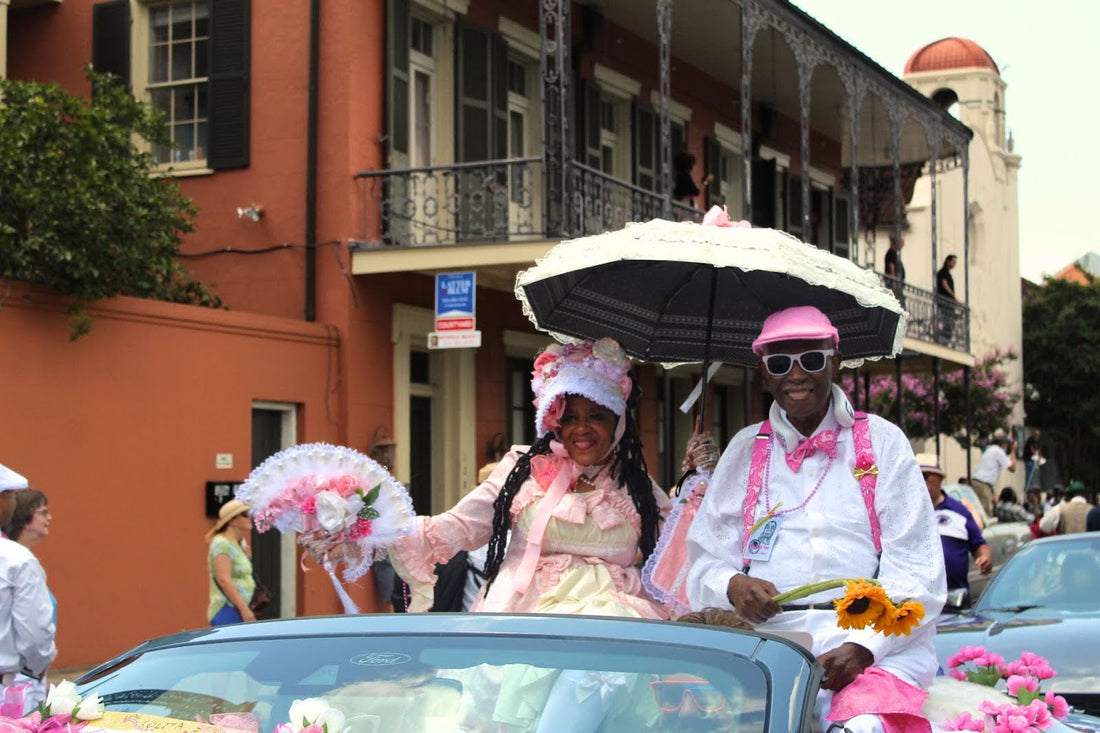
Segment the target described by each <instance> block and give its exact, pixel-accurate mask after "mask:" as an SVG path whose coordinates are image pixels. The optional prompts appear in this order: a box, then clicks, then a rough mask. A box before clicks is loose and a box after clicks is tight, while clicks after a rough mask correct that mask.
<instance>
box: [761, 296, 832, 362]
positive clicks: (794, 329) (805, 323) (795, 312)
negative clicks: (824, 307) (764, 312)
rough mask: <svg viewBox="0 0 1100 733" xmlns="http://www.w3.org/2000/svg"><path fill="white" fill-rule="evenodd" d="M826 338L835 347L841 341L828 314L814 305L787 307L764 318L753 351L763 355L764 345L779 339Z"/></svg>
mask: <svg viewBox="0 0 1100 733" xmlns="http://www.w3.org/2000/svg"><path fill="white" fill-rule="evenodd" d="M826 338H827V339H832V342H833V348H836V345H837V343H839V341H840V335H839V334H838V333H837V330H836V327H835V326H833V324H832V321H830V320H829V317H828V316H826V315H825V314H824V313H822V312H821V311H819V310H818V309H817V308H814V307H813V306H812V305H803V306H798V307H796V308H786V309H784V310H781V311H776V312H775V313H772V314H771V315H770V316H768V317H767V318H765V319H764V327H763V328H761V329H760V335H759V336H757V337H756V340H755V341H753V342H752V353H754V354H756V355H757V356H763V355H764V347H765V346H766V345H768V344H771V343H775V342H777V341H801V340H809V339H826Z"/></svg>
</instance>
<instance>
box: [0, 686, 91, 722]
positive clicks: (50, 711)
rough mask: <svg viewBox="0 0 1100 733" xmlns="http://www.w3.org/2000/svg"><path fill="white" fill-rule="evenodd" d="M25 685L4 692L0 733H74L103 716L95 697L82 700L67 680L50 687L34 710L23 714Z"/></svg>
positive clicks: (0, 710)
mask: <svg viewBox="0 0 1100 733" xmlns="http://www.w3.org/2000/svg"><path fill="white" fill-rule="evenodd" d="M27 687H28V685H19V686H16V687H8V688H5V689H4V698H3V703H0V733H77V732H78V731H80V729H81V728H83V727H84V726H85V725H86V724H87V721H89V720H98V719H99V718H101V717H103V700H102V699H100V697H99V696H98V695H90V696H86V697H82V696H81V695H78V694H77V692H76V685H74V684H73V683H72V682H69V681H68V680H65V681H62V682H59V683H57V684H54V685H50V690H49V692H48V693H47V695H46V699H45V700H43V701H42V702H41V703H39V705H38V709H37V710H35V711H33V712H31V713H30V714H29V715H23V708H24V698H25V695H26V690H27Z"/></svg>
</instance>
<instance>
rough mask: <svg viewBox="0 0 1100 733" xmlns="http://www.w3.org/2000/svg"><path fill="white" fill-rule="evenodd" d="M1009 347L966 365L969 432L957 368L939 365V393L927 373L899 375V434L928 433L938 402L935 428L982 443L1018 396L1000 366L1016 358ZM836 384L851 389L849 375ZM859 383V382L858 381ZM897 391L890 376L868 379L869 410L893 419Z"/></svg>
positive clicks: (1005, 422) (1004, 425)
mask: <svg viewBox="0 0 1100 733" xmlns="http://www.w3.org/2000/svg"><path fill="white" fill-rule="evenodd" d="M1016 358H1017V357H1016V354H1015V352H1013V351H1012V350H1011V349H996V350H994V351H992V352H990V353H989V354H986V355H985V356H984V357H982V358H981V359H979V360H978V362H977V363H976V364H975V365H974V366H973V368H971V370H970V433H969V440H968V438H967V431H966V410H967V404H966V399H967V390H966V381H965V378H964V374H963V370H962V369H961V368H944V369H943V370H942V371H941V373H940V384H939V388H940V389H939V394H938V395H937V394H936V391H935V389H934V387H935V382H934V380H933V378H932V375H931V374H929V373H927V372H922V373H919V374H903V375H902V377H901V387H902V405H903V409H902V413H903V414H902V419H901V421H900V422H899V423H898V424H899V425H900V426H901V428H902V430H903V431H904V432H905V434H906V435H907V436H908V437H910V438H914V439H919V438H934V437H935V433H936V431H935V429H934V428H933V417H934V410H935V407H936V403H935V401H934V400H936V399H938V401H939V432H940V433H941V434H943V435H950V436H951V437H952V438H954V439H955V440H956V441H958V443H959V445H961V446H963V447H969V446H979V445H984V443H985V441H987V440H988V439H989V436H991V435H992V434H993V433H994V432H995V431H997V429H998V428H999V429H1001V430H1007V429H1008V428H1009V427H1010V425H1009V418H1010V417H1011V415H1012V410H1013V409H1015V407H1016V404H1017V403H1018V402H1019V401H1020V393H1019V391H1018V390H1016V389H1010V388H1009V385H1008V374H1007V372H1006V371H1005V369H1004V365H1005V364H1006V363H1007V362H1009V361H1012V360H1014V359H1016ZM842 386H843V387H844V389H845V391H846V392H848V394H852V382H851V377H845V378H844V380H843V382H842ZM861 388H862V385H861ZM897 399H898V390H897V384H896V382H895V379H894V377H893V376H890V375H878V376H875V377H872V378H871V409H870V412H873V413H876V414H879V415H882V416H883V417H886V418H888V419H890V420H893V421H895V422H898V413H897Z"/></svg>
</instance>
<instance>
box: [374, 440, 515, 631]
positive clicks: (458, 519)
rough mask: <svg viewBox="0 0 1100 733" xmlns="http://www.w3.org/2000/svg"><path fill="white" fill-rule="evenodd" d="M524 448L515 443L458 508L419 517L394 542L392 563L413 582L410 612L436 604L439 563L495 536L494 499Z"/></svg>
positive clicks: (404, 577) (396, 569)
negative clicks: (411, 526) (406, 533)
mask: <svg viewBox="0 0 1100 733" xmlns="http://www.w3.org/2000/svg"><path fill="white" fill-rule="evenodd" d="M524 450H526V448H520V449H517V447H516V446H513V449H512V451H511V452H509V453H508V454H507V455H506V456H504V458H502V459H501V461H500V463H499V464H497V467H496V468H495V469H493V472H492V473H491V474H490V475H489V478H487V479H486V480H485V481H484V482H483V483H482V484H480V485H479V486H478V487H477V488H476V489H474V490H473V491H471V492H470V493H469V494H467V495H466V496H464V497H462V499H461V500H459V502H458V503H457V504H455V506H454V508H452V509H451V510H450V511H447V512H444V513H443V514H439V515H437V516H434V517H417V518H416V523H415V531H414V532H411V533H409V534H408V535H406V536H404V537H401V538H399V539H398V540H397V542H395V543H394V545H393V547H392V548H391V549H390V553H389V555H390V562H391V563H392V564H393V569H394V570H395V571H396V572H397V574H398V575H399V576H401V579H402V580H404V581H405V582H406V583H408V584H409V592H410V595H411V598H410V601H409V609H408V610H409V611H411V612H418V611H427V610H428V609H430V608H431V607H432V603H433V594H434V589H435V582H436V575H435V566H436V564H437V563H445V562H447V561H448V560H450V559H451V558H452V557H454V556H455V555H456V554H457V553H458V552H459V551H461V550H476V549H477V548H479V547H481V546H482V545H484V544H485V543H486V542H488V541H489V539H490V538H491V537H492V535H493V502H494V501H496V498H497V494H499V493H500V490H501V488H503V486H504V481H505V480H506V479H507V478H508V474H509V473H511V471H512V468H513V467H514V466H515V465H516V461H517V460H518V459H519V456H520V455H521V453H522V452H523V451H524Z"/></svg>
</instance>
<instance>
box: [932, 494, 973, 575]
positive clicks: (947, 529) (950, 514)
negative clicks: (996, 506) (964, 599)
mask: <svg viewBox="0 0 1100 733" xmlns="http://www.w3.org/2000/svg"><path fill="white" fill-rule="evenodd" d="M935 510H936V529H937V530H939V533H940V543H941V544H942V545H943V564H944V567H945V569H946V570H947V589H948V590H952V589H954V588H966V589H967V590H969V589H970V585H969V583H967V579H966V574H967V572H968V571H969V569H970V553H972V552H974V551H976V550H977V549H978V548H979V547H981V546H982V545H984V544H985V538H984V537H982V531H981V530H980V529H979V528H978V523H977V522H975V521H974V517H973V515H971V514H970V510H969V509H967V508H966V505H964V504H963V503H962V502H961V501H959V500H958V499H954V498H952V497H950V496H947V495H946V494H944V497H943V501H941V502H940V503H939V504H936V506H935Z"/></svg>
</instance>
